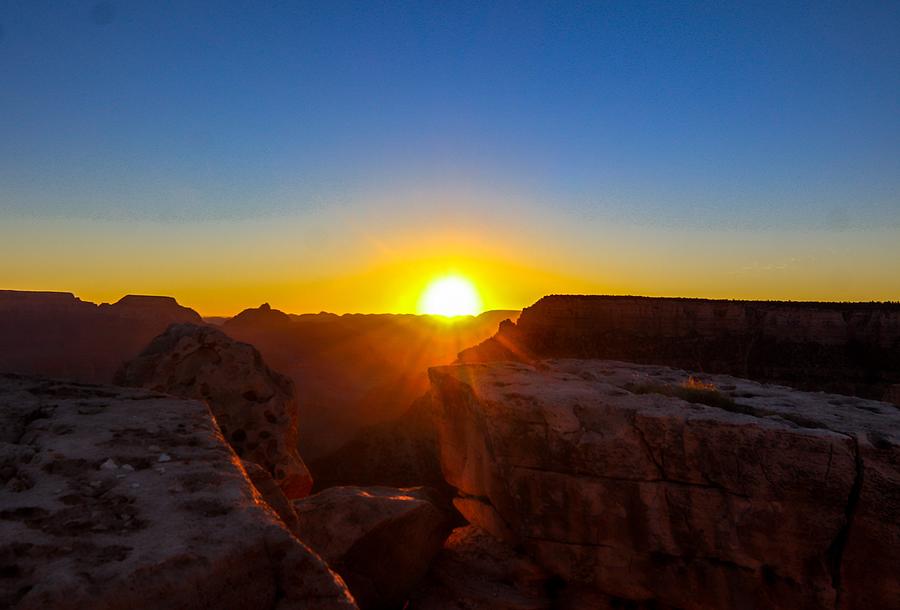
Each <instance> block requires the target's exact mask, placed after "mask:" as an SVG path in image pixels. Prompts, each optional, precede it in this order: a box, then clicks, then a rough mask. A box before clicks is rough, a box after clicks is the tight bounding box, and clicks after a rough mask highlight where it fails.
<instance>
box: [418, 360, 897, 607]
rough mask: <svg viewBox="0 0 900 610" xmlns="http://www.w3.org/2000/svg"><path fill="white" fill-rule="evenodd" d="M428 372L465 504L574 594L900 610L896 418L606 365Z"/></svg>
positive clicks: (889, 408)
mask: <svg viewBox="0 0 900 610" xmlns="http://www.w3.org/2000/svg"><path fill="white" fill-rule="evenodd" d="M430 375H431V381H432V392H433V396H434V399H435V409H436V413H437V418H438V419H437V427H438V434H439V444H440V453H441V463H442V468H443V471H444V474H445V476H446V478H447V480H448V482H449V483H451V484H452V485H454V486H455V487H457V488H458V490H459V499H458V503H457V506H458V508H459V509H460V511H461V512H463V514H464V516H465V517H466V518H467V519H468V520H469V521H470V522H471V523H472V524H474V525H477V526H479V527H481V528H483V529H485V530H487V531H489V532H491V533H492V534H494V535H495V536H498V537H501V538H504V539H506V540H508V541H509V542H510V543H512V544H516V545H523V546H524V547H525V548H527V549H528V550H529V552H530V554H531V555H532V557H534V558H535V560H536V561H537V562H538V563H539V564H540V565H542V566H543V567H544V568H545V569H547V570H548V571H550V572H551V573H553V574H555V575H558V576H559V577H560V578H562V579H563V581H564V582H566V583H567V585H570V586H588V587H592V588H594V589H595V590H596V591H599V592H601V593H603V594H606V595H612V596H616V597H619V598H623V599H627V600H635V601H640V602H648V603H649V602H652V603H658V604H661V605H671V606H675V607H680V608H685V609H707V608H717V609H719V608H721V609H726V608H785V609H788V608H792V609H800V608H855V609H860V610H863V609H866V608H900V580H898V579H897V577H896V575H897V574H898V573H900V522H898V520H897V515H898V514H900V412H898V410H897V409H896V408H895V407H894V406H893V405H890V404H887V403H881V402H874V401H867V400H863V399H858V398H851V397H846V396H837V395H829V394H821V393H817V394H813V393H805V392H800V391H796V390H791V389H789V388H785V387H780V386H767V385H761V384H758V383H754V382H750V381H746V380H741V379H737V378H734V377H729V376H724V375H718V376H717V375H712V376H707V375H702V376H700V381H697V380H694V381H690V375H689V374H688V373H686V372H684V371H680V370H677V369H670V368H665V367H658V366H645V365H636V364H626V363H621V362H612V361H598V360H594V361H591V360H558V361H556V360H547V361H542V362H540V363H538V366H537V367H534V366H528V365H524V364H517V363H508V362H507V363H493V364H472V365H460V366H451V367H438V368H433V369H431V370H430ZM695 375H696V374H695ZM705 384H711V386H712V388H714V389H710V386H709V385H705ZM876 558H877V559H876Z"/></svg>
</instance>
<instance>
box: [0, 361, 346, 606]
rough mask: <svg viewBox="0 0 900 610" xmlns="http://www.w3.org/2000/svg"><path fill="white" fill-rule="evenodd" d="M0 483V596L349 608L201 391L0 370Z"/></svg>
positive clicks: (40, 602)
mask: <svg viewBox="0 0 900 610" xmlns="http://www.w3.org/2000/svg"><path fill="white" fill-rule="evenodd" d="M0 485H2V489H0V574H2V578H0V607H3V608H16V609H17V610H48V609H50V608H52V609H53V610H79V609H83V608H102V609H104V610H131V609H133V608H141V609H147V610H169V609H172V608H184V609H188V608H190V609H193V608H217V609H221V610H245V609H247V608H262V609H271V610H300V609H312V608H315V609H321V610H331V609H340V608H344V609H347V610H349V609H351V608H355V607H356V606H355V603H354V602H353V600H352V596H351V595H350V594H349V592H348V590H347V588H346V586H345V585H344V584H343V581H342V580H341V579H340V577H339V576H337V575H336V574H335V573H334V572H332V571H331V570H330V569H329V568H328V566H327V565H326V564H325V562H324V561H322V559H321V558H320V557H319V556H318V555H316V554H315V553H314V552H313V551H311V550H310V549H309V548H308V547H306V546H305V545H303V544H302V543H301V542H300V541H299V540H298V539H297V538H296V537H295V536H294V535H293V534H291V533H290V532H289V531H288V530H287V529H286V528H285V527H284V526H283V524H282V523H281V521H280V520H279V519H278V518H277V517H276V515H275V514H274V513H273V512H272V510H271V509H270V508H269V506H268V505H267V504H266V503H265V502H263V501H262V498H261V497H260V496H259V495H258V493H257V492H256V490H255V489H254V487H253V485H251V484H250V482H249V481H248V480H247V478H246V476H245V474H244V471H243V469H242V468H241V466H240V460H239V459H238V458H237V456H236V455H235V454H234V452H233V451H232V449H231V448H230V447H229V446H228V444H227V443H226V442H225V440H224V439H223V438H222V436H221V433H220V431H219V428H218V426H217V425H216V422H215V419H214V418H213V417H212V415H211V414H210V412H209V409H208V408H207V406H206V405H204V404H203V403H202V402H199V401H191V400H182V399H178V398H174V397H171V396H166V395H161V394H156V393H152V392H148V391H146V390H141V389H128V388H119V387H110V386H93V385H85V384H75V383H65V382H56V381H48V380H44V379H38V378H28V377H19V376H9V375H0Z"/></svg>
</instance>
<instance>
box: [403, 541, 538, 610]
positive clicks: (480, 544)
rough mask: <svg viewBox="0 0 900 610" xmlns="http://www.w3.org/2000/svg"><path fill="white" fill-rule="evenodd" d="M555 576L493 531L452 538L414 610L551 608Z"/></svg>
mask: <svg viewBox="0 0 900 610" xmlns="http://www.w3.org/2000/svg"><path fill="white" fill-rule="evenodd" d="M553 593H554V590H553V586H552V582H551V580H550V574H548V573H547V571H546V570H544V569H542V568H541V567H540V566H538V565H537V564H536V563H534V561H532V560H530V559H529V558H528V557H526V556H525V555H523V554H522V553H519V552H516V551H515V550H513V549H512V548H510V547H508V546H507V545H505V544H503V543H502V542H500V541H499V540H498V539H496V538H495V537H493V536H491V535H490V534H488V533H487V532H485V531H483V530H481V529H479V528H477V527H475V526H473V525H468V526H465V527H460V528H457V529H455V530H453V532H452V533H451V534H450V536H449V537H448V538H447V540H446V542H444V547H443V548H442V549H441V552H440V553H439V554H438V556H437V557H436V558H435V560H434V562H433V563H432V566H431V570H430V571H429V574H428V578H427V579H426V581H425V583H423V585H422V586H421V587H420V588H419V589H418V590H417V591H416V592H415V594H414V595H413V597H412V599H411V600H410V605H409V610H550V609H551V608H553V607H554V606H553V601H554V600H553V598H552V597H551V595H552V594H553Z"/></svg>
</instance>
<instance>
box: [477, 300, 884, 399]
mask: <svg viewBox="0 0 900 610" xmlns="http://www.w3.org/2000/svg"><path fill="white" fill-rule="evenodd" d="M540 358H606V359H612V360H623V361H627V362H641V363H646V364H663V365H667V366H676V367H679V368H685V369H690V370H697V371H706V372H709V373H727V374H730V375H737V376H740V377H746V378H750V379H756V380H759V381H768V382H775V383H782V384H786V385H790V386H793V387H797V388H801V389H807V390H823V391H829V392H837V393H841V394H851V395H856V396H862V397H865V398H873V399H876V400H881V399H882V397H883V396H884V395H885V392H886V390H887V388H888V386H890V385H891V384H897V383H900V303H784V302H774V301H772V302H768V301H715V300H705V299H668V298H649V297H617V296H548V297H544V298H542V299H541V300H539V301H538V302H537V303H535V304H534V305H532V306H531V307H528V308H526V309H525V310H523V311H522V315H521V316H520V317H519V320H518V322H516V323H512V322H508V323H504V324H503V325H501V327H500V330H499V332H498V333H497V334H496V335H495V336H494V337H493V338H492V339H489V340H487V341H485V342H484V343H482V344H481V345H479V346H477V347H475V348H472V349H469V350H465V351H463V352H462V353H460V361H462V362H489V361H497V360H520V361H526V362H527V361H529V360H531V359H540ZM898 404H900V403H898Z"/></svg>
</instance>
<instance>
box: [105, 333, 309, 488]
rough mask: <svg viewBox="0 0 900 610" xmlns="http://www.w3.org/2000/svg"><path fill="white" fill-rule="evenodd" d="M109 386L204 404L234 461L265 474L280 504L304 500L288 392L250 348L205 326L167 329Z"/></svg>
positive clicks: (303, 471) (288, 385) (305, 476)
mask: <svg viewBox="0 0 900 610" xmlns="http://www.w3.org/2000/svg"><path fill="white" fill-rule="evenodd" d="M116 383H119V384H121V385H126V386H138V387H144V388H149V389H151V390H154V391H157V392H166V393H168V394H174V395H175V396H181V397H183V398H196V399H201V400H204V401H206V402H207V404H209V407H210V409H211V410H212V412H213V414H214V415H215V416H216V420H217V421H218V423H219V427H220V428H221V429H222V434H224V435H225V438H226V439H228V442H230V443H231V446H232V447H234V450H235V452H237V454H238V455H239V456H240V457H241V458H243V459H246V460H250V461H251V462H255V463H257V464H259V465H260V466H262V467H263V468H265V469H266V470H267V471H268V472H269V474H270V475H272V478H273V479H275V482H276V483H278V485H279V487H281V489H282V491H284V493H285V495H286V496H287V497H288V498H291V499H293V498H302V497H303V496H305V495H307V494H309V490H310V489H311V488H312V477H311V476H310V474H309V471H308V470H307V468H306V465H305V464H304V463H303V460H302V459H301V458H300V455H299V453H298V452H297V402H296V400H295V398H294V385H293V383H292V382H291V380H290V379H288V378H287V377H285V376H284V375H281V374H280V373H277V372H275V371H273V370H272V369H270V368H269V367H268V366H266V364H265V362H263V360H262V357H261V356H260V355H259V352H258V351H257V350H256V348H254V347H253V346H252V345H248V344H246V343H240V342H238V341H235V340H234V339H231V338H230V337H228V336H227V335H226V334H225V333H223V332H222V331H220V330H217V329H215V328H212V327H209V326H197V325H194V324H175V325H172V326H170V327H169V328H168V330H166V332H165V333H163V334H162V335H160V336H158V337H156V338H155V339H154V340H153V341H152V342H151V343H150V345H148V346H147V348H146V349H145V350H144V351H143V352H142V353H141V354H140V356H138V357H137V358H135V359H134V360H132V361H131V362H129V363H127V364H126V365H125V366H123V367H122V369H121V370H120V371H119V373H118V374H117V375H116Z"/></svg>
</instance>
